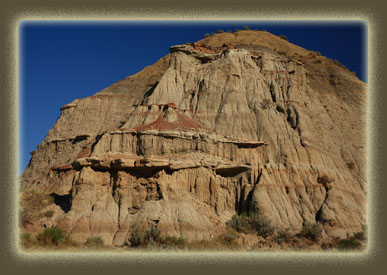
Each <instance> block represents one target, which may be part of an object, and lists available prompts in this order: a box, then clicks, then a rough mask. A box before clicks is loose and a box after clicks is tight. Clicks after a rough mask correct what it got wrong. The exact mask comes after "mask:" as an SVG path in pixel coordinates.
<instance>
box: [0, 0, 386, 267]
mask: <svg viewBox="0 0 387 275" xmlns="http://www.w3.org/2000/svg"><path fill="white" fill-rule="evenodd" d="M6 2H7V3H4V1H2V2H1V4H0V5H1V6H0V13H1V16H0V20H1V21H2V22H1V23H2V24H1V37H2V38H4V39H2V42H3V43H0V44H1V45H0V47H1V48H0V52H1V54H3V58H2V59H1V60H2V61H3V62H2V65H3V66H1V70H2V74H1V76H2V77H1V78H0V81H1V86H0V87H1V91H2V94H1V100H0V110H1V120H0V129H1V131H0V145H1V158H0V164H1V166H0V167H1V175H2V177H1V185H0V188H1V190H0V194H1V200H0V201H1V203H2V205H1V206H2V207H1V211H2V213H1V217H2V223H1V234H0V237H1V242H0V243H1V245H2V249H1V250H0V253H1V258H0V261H1V266H2V268H1V269H2V270H7V271H8V273H11V272H12V273H13V274H19V273H22V272H26V273H27V272H28V274H30V273H33V274H35V273H37V274H42V273H51V274H61V273H66V274H71V273H73V272H79V273H81V272H82V273H84V272H86V268H87V271H92V272H93V273H97V274H111V273H112V272H116V271H119V270H122V271H125V272H127V273H130V274H140V273H143V274H144V273H145V274H151V273H165V272H168V274H169V273H171V272H172V273H182V272H183V273H185V274H191V273H192V274H194V273H195V274H197V273H199V272H205V271H207V272H211V273H213V272H216V273H221V274H231V273H245V272H252V271H253V272H254V273H261V272H270V273H273V274H277V273H279V272H281V273H282V272H284V273H285V272H286V273H297V274H299V273H304V272H305V273H311V272H313V273H324V274H326V273H331V272H335V273H336V272H337V273H338V272H340V273H342V272H343V271H345V273H346V272H348V273H351V274H355V273H362V274H364V273H365V272H367V273H375V272H377V273H380V272H381V270H382V268H383V267H385V266H386V264H385V261H383V260H382V258H383V256H385V255H384V252H385V250H384V245H385V244H384V238H383V232H382V228H384V227H383V226H384V225H385V224H384V223H385V221H382V220H381V217H382V216H383V215H382V213H383V210H384V209H385V204H386V202H384V201H383V198H384V195H385V188H384V189H383V186H382V185H381V184H382V182H381V179H383V178H385V177H384V174H385V173H386V170H387V169H382V168H383V167H385V166H386V165H385V163H382V155H383V152H384V150H385V149H384V148H383V145H384V143H383V141H384V140H386V139H385V138H384V136H385V132H384V131H385V129H383V128H382V127H381V126H382V124H383V125H385V121H384V120H383V118H384V116H383V114H384V110H382V107H383V106H382V103H383V102H384V101H385V97H386V95H385V94H386V93H384V94H382V92H383V91H382V88H383V87H387V85H383V84H385V83H384V82H385V81H386V77H384V78H382V74H383V68H382V60H383V59H384V56H383V55H385V53H383V52H382V45H385V43H384V40H385V38H384V37H385V36H386V35H383V34H384V26H385V25H386V24H383V23H385V20H386V19H384V18H383V17H384V16H383V12H384V10H385V7H382V6H381V4H380V3H382V2H383V1H374V2H371V3H372V4H373V6H370V4H371V3H370V2H364V3H363V4H359V3H356V4H354V3H352V1H341V2H340V4H338V1H324V2H323V1H319V2H321V3H320V4H319V5H324V6H317V5H315V4H316V3H318V2H317V1H314V0H308V1H307V0H302V1H301V0H295V1H292V2H288V1H286V2H285V1H276V0H271V1H267V0H263V1H259V2H256V1H233V2H232V1H217V0H216V1H211V2H210V1H202V2H204V3H206V7H204V6H200V5H199V4H197V2H198V1H190V2H187V3H186V4H181V3H180V2H178V1H163V2H161V1H153V0H152V1H150V0H142V1H129V2H128V1H121V0H120V1H113V0H112V1H110V2H106V1H104V2H103V1H97V0H95V1H91V0H86V1H82V2H81V3H78V2H80V1H75V0H71V1H66V2H64V1H57V0H52V1H42V0H36V1H33V2H30V1H12V2H11V1H8V0H7V1H6ZM97 2H99V4H97ZM343 2H344V3H346V4H342V3H343ZM69 3H74V4H73V6H69V5H70V4H69ZM101 3H102V5H101ZM103 4H105V5H104V6H103ZM258 4H259V5H258ZM65 5H66V6H65ZM290 5H293V6H290ZM339 5H341V6H339ZM362 5H363V6H362ZM21 19H30V20H35V19H37V20H53V19H55V20H58V19H62V20H74V19H77V20H85V19H88V20H100V19H103V20H108V19H118V20H128V19H129V20H140V19H160V20H167V19H184V20H186V19H200V20H204V19H211V20H220V19H229V20H231V19H235V20H238V19H239V20H241V19H243V20H247V19H251V20H263V19H270V20H283V19H287V20H298V19H304V20H307V19H310V20H316V19H321V20H326V19H331V20H351V19H356V20H365V21H367V22H368V26H369V43H368V49H369V72H370V74H369V78H368V82H369V105H368V108H369V111H370V112H369V114H368V156H369V160H370V162H369V165H368V182H370V190H369V191H370V192H369V202H370V204H369V210H370V211H369V214H370V227H369V228H370V237H371V238H370V244H369V249H368V250H367V251H366V252H364V253H350V254H343V253H326V254H322V253H305V252H300V253H234V252H232V253H213V254H204V253H189V254H180V255H179V254H166V253H156V254H155V253H152V254H151V253H135V254H128V253H124V254H122V253H107V254H101V253H94V254H66V253H33V254H28V253H23V252H21V251H19V249H18V247H17V241H16V238H17V229H16V215H15V214H16V213H17V212H16V211H17V113H18V108H17V100H18V97H17V86H18V83H17V75H18V74H17V73H18V72H17V65H18V59H17V49H16V45H17V21H18V20H21ZM382 223H383V224H382ZM183 269H184V270H183Z"/></svg>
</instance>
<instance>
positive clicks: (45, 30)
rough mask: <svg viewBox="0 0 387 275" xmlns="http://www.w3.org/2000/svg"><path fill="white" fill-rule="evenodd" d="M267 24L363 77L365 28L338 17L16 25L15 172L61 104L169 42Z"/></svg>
mask: <svg viewBox="0 0 387 275" xmlns="http://www.w3.org/2000/svg"><path fill="white" fill-rule="evenodd" d="M245 25H247V26H249V27H250V28H251V29H255V28H258V29H259V30H262V29H266V30H267V31H269V32H271V33H273V34H276V35H281V34H282V35H286V36H287V37H288V39H289V41H290V42H292V43H294V44H297V45H299V46H301V47H303V48H306V49H308V50H315V51H319V52H321V54H322V55H324V56H327V57H330V58H333V59H337V60H338V61H339V62H340V63H342V64H344V65H345V66H347V67H348V69H350V70H351V71H355V72H356V74H357V76H358V77H359V78H360V79H361V80H363V81H365V82H367V79H366V63H367V61H366V55H367V48H366V47H367V43H366V37H367V27H366V25H365V24H364V23H361V22H359V21H357V22H350V23H348V22H347V23H342V22H341V23H340V22H329V23H328V22H322V21H313V22H297V23H295V22H284V21H283V22H269V21H215V22H210V21H208V22H206V21H201V22H198V21H197V22H193V21H191V22H187V21H184V22H183V21H163V22H160V21H159V22H152V21H147V22H145V21H143V22H126V23H123V22H98V23H97V22H93V23H91V22H88V23H87V22H74V21H73V22H69V21H67V22H62V23H60V22H52V21H51V22H49V21H41V22H37V21H35V22H33V21H23V22H20V24H19V64H20V67H19V174H20V173H21V172H22V171H23V170H24V169H25V167H26V166H27V164H28V162H29V160H30V154H29V152H31V151H34V150H36V147H37V145H38V144H40V143H41V142H42V141H43V139H44V138H45V136H46V134H47V132H48V131H49V130H50V128H51V127H52V126H53V125H54V124H55V121H56V120H57V119H58V117H59V115H60V107H61V106H63V105H65V104H67V103H70V102H71V101H72V100H74V99H75V98H83V97H87V96H90V95H93V94H94V93H96V92H98V91H100V90H102V89H103V88H105V87H107V86H110V85H111V84H113V83H115V82H117V81H119V80H121V79H123V78H125V77H126V76H129V75H132V74H134V73H137V72H138V71H140V70H141V69H143V68H144V67H145V66H148V65H151V64H153V63H155V62H156V61H157V60H159V59H160V58H161V57H163V56H164V55H166V54H168V52H169V47H170V46H172V45H176V44H184V43H186V42H194V41H197V40H200V39H202V38H203V36H204V34H205V33H214V32H216V31H217V30H219V29H222V30H233V31H234V30H235V29H243V27H244V26H245Z"/></svg>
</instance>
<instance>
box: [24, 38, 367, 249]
mask: <svg viewBox="0 0 387 275" xmlns="http://www.w3.org/2000/svg"><path fill="white" fill-rule="evenodd" d="M246 33H247V34H250V35H251V37H252V40H251V41H253V42H251V41H250V42H249V41H247V40H246V39H248V38H246V37H245V35H246ZM230 35H231V36H233V37H234V38H232V37H231V36H230ZM255 36H262V37H261V40H259V39H258V40H257V37H255ZM253 38H254V39H253ZM211 39H212V40H211ZM233 39H234V40H233ZM276 39H277V37H275V36H273V35H270V34H268V33H261V32H252V31H242V32H238V33H237V34H235V35H232V34H219V35H215V37H214V38H208V39H206V40H203V41H201V42H200V43H194V44H193V45H179V46H174V47H172V48H171V53H170V54H169V55H168V56H167V57H165V58H163V59H162V60H160V61H159V62H158V63H156V64H155V65H154V66H153V67H152V66H151V67H147V68H146V69H144V71H143V72H140V73H138V74H136V75H134V76H132V77H129V78H127V79H125V80H123V81H121V84H118V86H117V84H115V85H113V86H112V88H107V89H105V90H103V91H101V92H100V93H98V94H97V95H95V96H91V97H88V98H85V99H77V100H74V101H73V102H72V103H70V104H67V105H65V106H63V107H62V108H61V110H62V113H61V116H60V118H59V119H58V121H57V123H56V124H55V126H54V127H53V128H52V129H51V130H50V132H49V133H48V134H47V136H46V138H45V140H44V141H43V142H42V144H40V145H39V146H38V148H37V150H36V151H35V152H34V153H33V155H32V158H31V161H30V164H29V166H28V167H27V169H26V170H25V172H24V173H23V175H22V177H21V183H22V191H25V190H28V189H32V188H35V189H39V190H41V191H42V192H45V193H47V194H52V195H54V196H56V197H55V198H56V199H55V203H56V204H57V205H59V206H60V207H57V208H55V209H56V210H55V211H56V212H58V215H55V219H54V220H52V221H51V224H52V226H56V227H59V228H63V229H65V230H67V231H68V232H70V235H71V237H72V238H73V239H74V240H77V241H81V242H82V241H85V240H86V239H87V237H90V236H101V238H103V240H104V242H105V244H113V245H124V244H126V242H127V241H128V238H129V236H130V233H131V232H132V230H134V228H136V227H138V226H141V225H150V224H157V225H158V227H159V228H160V229H161V230H162V233H163V234H165V235H174V236H181V237H184V238H187V239H188V240H201V239H210V238H212V237H213V236H215V235H216V234H218V233H220V232H222V230H224V228H225V221H227V220H228V219H230V217H231V216H232V215H233V214H235V213H240V212H243V211H246V212H257V211H259V212H260V213H261V214H262V215H264V216H266V217H267V218H269V219H270V220H271V221H272V224H273V225H274V226H275V227H276V229H277V230H279V229H285V228H289V229H290V231H291V232H293V233H298V232H299V231H300V230H301V228H302V226H303V224H305V223H308V222H320V223H322V225H323V227H324V232H325V236H341V237H345V235H346V233H347V232H356V231H360V230H361V225H362V224H365V223H366V213H365V204H366V189H367V188H366V182H365V171H364V167H365V163H364V146H365V141H364V133H363V131H364V117H363V116H364V98H365V85H364V84H362V83H361V82H360V81H359V80H357V79H356V78H354V77H353V75H351V74H350V73H349V72H346V71H344V70H343V69H338V68H336V67H334V70H335V71H337V72H339V73H336V74H335V76H334V77H335V79H336V81H337V80H338V81H339V82H340V81H341V82H340V83H347V85H346V86H345V85H344V86H343V85H341V86H340V85H336V86H333V84H332V83H333V82H330V81H329V77H328V76H326V72H327V70H328V69H329V68H330V66H333V65H331V64H330V63H329V61H328V60H326V59H324V58H323V57H319V58H320V59H321V60H323V61H321V62H322V63H323V64H325V63H324V62H327V65H325V66H323V65H319V66H320V67H317V68H316V66H317V65H314V66H312V65H311V62H309V59H307V58H306V57H307V54H308V51H306V50H305V49H302V48H300V47H298V46H295V45H291V44H290V43H288V42H286V41H283V40H281V39H280V38H278V39H279V40H276ZM246 41H247V42H246ZM265 41H266V42H265ZM267 41H272V42H271V43H274V44H275V43H277V44H278V43H282V44H279V45H282V46H283V47H284V48H286V49H287V50H288V51H289V52H292V53H294V55H295V57H300V58H289V57H285V56H283V55H279V54H277V53H276V52H275V51H273V50H272V48H270V45H271V44H270V43H268V42H267ZM244 43H247V45H250V46H244ZM227 45H232V46H227ZM296 53H297V54H296ZM303 55H304V57H305V56H306V57H305V58H303V57H302V56H303ZM313 64H314V63H313ZM327 68H328V69H327ZM142 79H143V81H142V82H141V81H140V80H142ZM339 82H337V83H339ZM136 83H137V84H138V85H139V87H140V88H139V89H135V87H134V86H135V84H136ZM140 83H141V84H140ZM144 83H146V84H144ZM125 87H127V88H128V89H125ZM323 177H327V178H329V179H330V182H329V184H328V183H326V182H324V181H322V180H321V179H322V178H323Z"/></svg>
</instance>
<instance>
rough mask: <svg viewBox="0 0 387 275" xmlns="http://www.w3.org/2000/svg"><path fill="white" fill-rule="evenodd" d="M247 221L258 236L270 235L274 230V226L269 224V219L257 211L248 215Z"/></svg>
mask: <svg viewBox="0 0 387 275" xmlns="http://www.w3.org/2000/svg"><path fill="white" fill-rule="evenodd" d="M249 223H250V227H251V228H252V229H254V230H255V231H256V232H257V233H258V235H259V236H262V237H264V238H266V237H268V236H270V235H272V234H273V232H274V227H273V226H272V225H271V221H270V220H268V219H267V218H265V217H263V216H261V215H259V214H257V213H255V214H252V215H251V216H250V219H249Z"/></svg>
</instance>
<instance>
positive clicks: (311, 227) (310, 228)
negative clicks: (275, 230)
mask: <svg viewBox="0 0 387 275" xmlns="http://www.w3.org/2000/svg"><path fill="white" fill-rule="evenodd" d="M300 234H301V236H302V237H305V238H307V239H309V240H311V241H314V242H315V241H318V240H319V239H320V237H321V234H322V227H321V225H320V224H319V223H307V224H305V225H304V226H303V227H302V230H301V233H300Z"/></svg>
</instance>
